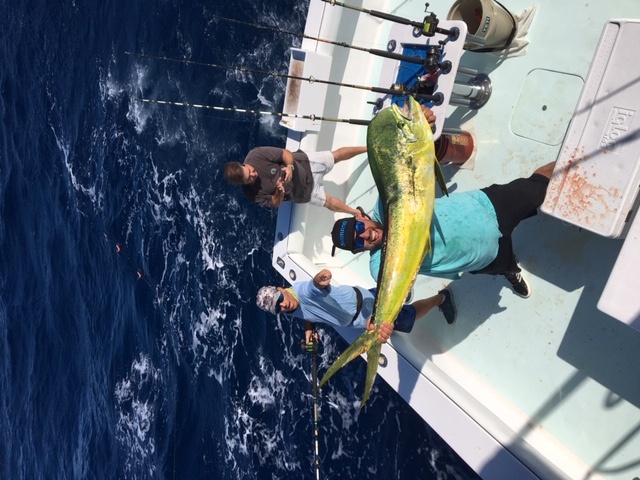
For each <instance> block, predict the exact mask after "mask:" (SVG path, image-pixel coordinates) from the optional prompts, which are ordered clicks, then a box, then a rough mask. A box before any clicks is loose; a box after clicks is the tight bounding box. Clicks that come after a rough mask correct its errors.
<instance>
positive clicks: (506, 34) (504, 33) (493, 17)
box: [447, 0, 515, 50]
mask: <svg viewBox="0 0 640 480" xmlns="http://www.w3.org/2000/svg"><path fill="white" fill-rule="evenodd" d="M447 20H462V21H463V22H464V23H466V24H467V30H468V32H469V33H470V34H471V35H475V36H477V37H482V38H484V39H485V41H486V44H485V45H484V46H477V45H476V48H477V49H484V48H489V49H492V50H493V49H495V50H501V49H503V48H506V47H508V46H509V45H508V44H507V42H508V43H511V40H513V38H512V32H513V30H514V28H515V19H514V18H513V17H512V15H511V14H510V13H509V12H508V11H507V10H505V9H504V8H503V7H502V6H501V5H496V4H495V3H494V2H493V0H457V1H456V2H455V3H454V4H453V5H452V6H451V9H450V10H449V13H448V14H447ZM513 33H515V32H513ZM465 48H466V49H469V50H473V49H474V48H473V45H468V44H465Z"/></svg>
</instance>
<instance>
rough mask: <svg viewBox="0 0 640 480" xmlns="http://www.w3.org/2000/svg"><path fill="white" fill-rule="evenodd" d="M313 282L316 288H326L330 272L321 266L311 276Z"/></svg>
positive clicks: (329, 281) (329, 280) (329, 279)
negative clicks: (314, 274)
mask: <svg viewBox="0 0 640 480" xmlns="http://www.w3.org/2000/svg"><path fill="white" fill-rule="evenodd" d="M313 283H314V284H315V286H316V287H317V288H327V287H328V286H329V284H330V283H331V272H330V271H329V270H327V269H326V268H323V269H322V270H320V271H319V272H318V273H317V274H316V276H315V277H313Z"/></svg>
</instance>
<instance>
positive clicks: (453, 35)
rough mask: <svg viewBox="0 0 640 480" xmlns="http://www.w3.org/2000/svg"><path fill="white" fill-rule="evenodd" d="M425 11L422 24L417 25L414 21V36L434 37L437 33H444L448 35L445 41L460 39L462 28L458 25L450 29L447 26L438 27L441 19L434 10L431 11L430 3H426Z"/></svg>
mask: <svg viewBox="0 0 640 480" xmlns="http://www.w3.org/2000/svg"><path fill="white" fill-rule="evenodd" d="M424 11H425V13H426V16H425V17H424V19H423V20H422V25H417V24H416V23H413V25H414V27H413V36H414V37H419V36H421V35H424V36H425V37H433V36H434V35H435V34H436V33H442V34H443V35H446V36H447V39H446V40H445V42H448V41H455V40H457V39H458V37H459V36H460V29H458V28H457V27H454V28H452V29H450V30H449V29H446V28H440V27H438V24H439V23H440V20H439V19H438V17H437V16H436V14H435V13H434V12H429V4H428V3H425V4H424Z"/></svg>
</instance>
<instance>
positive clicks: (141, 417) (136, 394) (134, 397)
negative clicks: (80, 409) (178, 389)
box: [114, 353, 163, 475]
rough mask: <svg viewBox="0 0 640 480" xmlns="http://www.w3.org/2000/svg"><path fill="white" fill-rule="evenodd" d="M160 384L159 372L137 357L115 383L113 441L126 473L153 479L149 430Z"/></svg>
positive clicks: (153, 470) (153, 446)
mask: <svg viewBox="0 0 640 480" xmlns="http://www.w3.org/2000/svg"><path fill="white" fill-rule="evenodd" d="M162 382H163V379H162V372H161V371H160V370H159V369H157V368H155V367H154V366H153V365H152V363H151V360H150V358H149V357H148V356H146V355H144V354H142V353H141V354H140V356H139V357H138V359H136V360H134V361H133V362H132V364H131V368H130V370H129V373H128V375H127V376H126V377H125V378H123V379H122V380H121V381H119V382H117V383H116V386H115V390H114V396H115V398H116V411H117V415H118V422H117V424H116V438H117V440H118V443H119V444H120V445H121V447H122V450H123V451H124V452H125V454H126V457H127V459H126V464H125V469H126V471H127V472H131V471H138V469H143V470H146V471H148V473H149V474H151V475H153V474H154V473H155V471H156V463H155V461H154V458H153V456H154V453H155V451H156V446H155V439H154V436H153V426H154V423H155V403H156V401H157V399H158V398H160V396H161V392H160V387H161V385H162Z"/></svg>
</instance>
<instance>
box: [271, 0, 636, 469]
mask: <svg viewBox="0 0 640 480" xmlns="http://www.w3.org/2000/svg"><path fill="white" fill-rule="evenodd" d="M452 3H453V2H450V1H445V2H440V3H438V4H434V5H432V6H431V7H432V8H433V9H434V10H435V12H436V14H437V15H438V17H439V18H440V19H445V18H446V14H447V12H448V10H449V8H450V6H451V4H452ZM536 3H537V10H536V12H535V17H534V20H533V23H532V25H531V27H530V28H529V32H528V34H527V37H526V38H527V40H529V42H530V43H529V45H528V46H527V47H526V55H523V56H517V57H513V58H506V59H504V58H500V57H498V56H495V55H492V54H488V53H483V54H480V53H471V52H465V53H464V54H463V55H462V58H461V61H460V64H461V65H463V66H464V67H467V68H473V69H476V70H478V71H480V72H482V73H485V74H488V75H489V76H490V78H491V81H492V84H493V94H492V96H491V98H490V99H489V101H488V102H487V103H486V105H485V106H484V107H482V108H481V109H479V110H469V109H467V108H465V107H453V106H449V107H448V109H447V112H446V115H445V116H446V121H445V122H444V125H445V127H447V128H451V127H460V126H461V125H462V126H463V128H464V129H465V130H469V131H471V132H473V134H474V139H475V142H476V147H477V154H476V156H475V159H474V161H473V165H471V166H463V168H456V167H453V166H446V167H445V175H446V177H447V179H448V186H449V189H450V191H452V192H455V191H467V190H472V189H476V188H480V187H484V186H487V185H490V184H492V183H506V182H508V181H510V180H513V179H515V178H518V177H523V176H529V175H530V174H531V173H532V172H533V171H534V170H535V169H536V168H537V167H539V166H541V165H544V164H546V163H549V162H552V161H555V160H556V158H557V157H558V154H559V152H560V148H561V144H562V142H563V139H564V136H565V132H566V130H567V127H568V125H569V122H570V120H571V117H572V115H573V111H574V108H575V106H576V103H577V101H578V99H579V96H580V92H581V89H582V86H583V83H584V81H585V79H586V77H587V73H588V70H589V65H590V62H591V59H592V57H593V55H594V52H595V50H596V47H597V44H598V40H599V38H600V34H601V31H602V28H603V25H604V23H605V21H606V20H607V19H609V18H640V5H639V4H638V3H637V2H634V1H618V2H615V7H613V6H610V5H608V4H606V3H605V2H591V3H589V4H585V3H584V2H577V1H565V2H555V1H553V0H540V1H538V2H536ZM352 4H354V5H360V6H362V7H364V8H368V9H375V10H379V11H384V12H389V13H393V14H395V15H399V16H402V17H405V18H410V19H422V17H423V16H424V12H423V10H422V5H420V4H416V3H411V2H399V1H388V2H384V1H365V2H364V3H360V2H352ZM531 5H532V4H530V3H528V2H525V1H523V0H512V1H510V2H509V4H508V5H505V6H506V7H508V8H509V10H510V11H511V12H512V13H514V14H517V13H519V12H521V11H523V10H525V9H526V8H528V7H530V6H531ZM354 25H356V27H355V28H353V26H354ZM392 28H393V25H392V24H391V22H385V21H382V20H380V19H376V18H372V17H371V16H368V15H365V14H360V13H358V12H354V11H349V10H346V9H344V8H339V7H337V6H334V7H332V6H330V5H328V4H326V3H323V2H321V1H319V0H317V1H316V0H312V2H311V7H310V14H309V19H308V21H307V34H309V35H313V36H319V37H322V38H329V39H336V40H338V41H344V42H347V43H350V44H355V45H359V46H363V47H366V48H380V49H384V48H385V46H386V44H387V41H388V38H389V35H390V31H391V29H392ZM405 28H408V29H410V28H411V27H405ZM424 38H425V37H422V40H420V39H417V40H416V43H418V42H420V41H422V42H424ZM302 47H303V48H305V49H308V50H313V51H316V52H318V53H320V54H323V55H326V56H328V57H330V58H331V69H330V72H326V73H327V75H328V77H329V78H331V79H332V80H339V81H342V82H347V83H353V84H367V83H369V84H372V85H376V82H377V79H378V78H379V77H380V73H381V69H382V65H383V60H382V59H380V58H378V57H375V56H373V55H370V54H368V53H365V52H360V51H355V50H349V49H344V48H339V47H333V46H331V45H327V44H323V43H317V44H316V43H315V42H313V41H309V40H305V43H303V46H302ZM380 86H385V87H387V85H380ZM377 96H379V95H374V94H372V93H371V92H368V91H359V90H354V89H349V88H339V87H333V86H332V87H328V88H327V89H326V98H325V101H324V111H323V112H322V114H323V115H324V116H331V117H336V118H363V119H369V118H371V116H372V113H373V107H372V105H370V104H367V103H366V102H367V101H372V100H375V99H376V98H377ZM365 138H366V129H365V128H364V127H359V126H355V125H349V124H341V123H323V124H322V128H321V129H320V130H319V131H318V132H307V133H306V134H301V135H299V134H297V133H295V132H292V133H291V135H290V139H289V143H288V146H289V148H296V147H297V146H298V140H299V141H300V143H299V145H300V147H301V148H302V149H308V150H327V149H334V148H338V147H340V146H345V145H362V144H365ZM325 186H326V188H327V191H328V193H330V194H331V195H335V196H337V197H340V198H346V200H347V203H348V204H349V205H351V206H356V205H359V206H362V207H363V208H364V209H365V211H368V212H370V211H371V210H372V209H373V205H374V202H375V199H376V198H377V193H376V190H375V186H374V183H373V179H372V177H371V173H370V171H369V168H368V165H367V162H366V158H364V157H358V158H356V159H355V160H354V161H350V162H343V163H341V164H339V165H337V166H336V167H335V168H334V170H333V172H331V174H330V175H328V176H327V177H326V178H325ZM339 217H340V215H334V214H332V213H331V212H329V211H328V210H326V209H320V208H316V207H310V206H306V205H295V206H291V205H287V206H286V207H283V208H281V211H280V212H279V219H278V228H277V234H276V235H277V238H276V242H275V247H274V267H275V268H276V269H277V270H278V271H279V272H280V273H281V274H282V275H283V276H284V277H285V278H286V279H287V280H288V281H293V280H294V279H295V280H302V279H306V278H309V276H312V275H313V274H315V273H316V272H317V271H318V270H319V269H321V268H329V269H331V270H332V272H333V274H334V278H335V280H336V281H337V282H339V283H345V284H360V285H363V286H367V287H370V286H373V285H374V284H375V282H374V280H373V278H371V276H370V275H369V269H368V254H366V253H363V254H359V255H355V256H354V255H351V254H350V253H348V252H343V251H339V252H338V253H336V255H335V256H334V257H332V256H331V240H330V236H329V233H330V230H331V227H332V225H333V222H334V220H335V219H337V218H339ZM623 242H624V240H623V239H614V238H605V237H603V236H600V235H597V234H595V233H592V232H590V231H588V230H585V229H580V228H578V227H576V226H574V225H571V224H568V223H565V222H563V221H561V220H559V219H557V218H553V217H552V216H550V215H547V214H544V213H540V214H538V215H537V216H536V217H534V218H532V219H529V220H526V221H525V222H523V223H522V224H521V225H520V226H519V227H518V228H517V230H516V232H515V234H514V248H515V251H516V254H517V257H518V260H519V262H520V265H521V267H522V269H523V273H524V275H525V276H526V278H527V279H528V281H529V282H530V284H531V287H532V290H533V295H532V296H531V297H530V298H529V299H522V298H520V297H518V296H516V295H515V294H514V293H513V292H512V291H511V289H510V288H509V287H508V285H507V282H506V280H505V279H504V278H503V277H491V276H483V275H475V276H474V275H469V274H465V275H463V277H462V278H461V279H460V280H456V281H455V282H452V283H450V285H449V287H450V288H451V290H452V291H453V293H454V297H455V302H456V305H457V308H458V319H457V322H456V323H455V324H454V325H453V326H449V325H447V324H446V322H445V321H444V319H443V318H442V316H441V314H440V312H438V311H432V312H430V313H429V314H428V315H427V316H426V317H425V318H423V319H420V320H419V321H418V322H417V323H416V326H415V327H414V330H413V332H412V333H411V334H403V333H394V335H393V336H392V339H391V341H390V344H391V345H388V346H385V348H384V350H383V353H384V354H385V356H386V357H387V359H388V364H387V365H386V366H385V367H381V368H380V370H379V372H380V374H381V375H382V376H383V377H384V378H385V380H386V381H387V382H388V383H389V384H390V385H391V386H392V387H394V388H395V389H396V390H397V391H398V392H399V393H400V394H401V395H402V396H403V397H404V398H405V399H406V400H407V401H408V402H409V403H410V404H411V405H412V407H413V408H414V409H416V410H417V411H418V413H420V414H421V415H422V416H423V418H425V420H427V421H428V423H429V424H430V425H431V426H432V427H433V428H434V429H435V430H436V431H437V432H438V433H439V434H440V435H441V436H442V437H443V438H444V439H445V441H447V443H449V444H450V445H452V446H453V448H454V449H455V450H456V451H458V453H459V454H460V455H461V456H462V458H463V459H464V460H465V461H466V462H467V463H468V464H469V465H470V466H471V467H472V468H474V469H475V470H476V471H477V472H478V473H480V474H481V475H482V476H484V477H485V478H536V477H540V478H600V477H602V478H607V479H624V480H631V479H632V478H633V477H634V476H638V475H639V474H640V362H639V361H638V354H637V352H638V351H639V350H640V332H639V331H637V330H635V329H634V328H631V327H630V326H629V325H626V324H625V323H622V322H620V321H618V320H616V319H615V318H613V317H611V316H609V315H607V314H605V313H602V312H601V311H600V310H598V308H597V304H598V301H599V299H600V297H601V295H602V292H603V290H604V289H605V285H606V283H607V280H608V279H609V276H610V273H611V270H612V268H613V266H614V264H615V262H616V259H617V257H618V255H619V253H620V250H621V248H622V245H623ZM628 281H629V282H631V283H632V284H635V287H634V288H635V291H636V292H640V283H639V281H638V278H637V277H635V278H628ZM447 283H448V282H446V281H443V280H442V279H437V278H430V277H424V276H419V278H418V280H417V282H416V284H415V287H414V297H413V298H414V299H415V298H422V297H427V296H430V295H432V294H433V293H434V292H436V291H437V290H440V289H441V288H442V287H443V286H445V285H446V284H447ZM341 333H342V334H343V335H344V336H345V337H346V338H347V339H348V340H353V339H354V338H355V337H356V336H357V334H358V333H359V332H352V331H348V330H342V331H341ZM503 447H504V449H503ZM505 471H509V472H512V473H513V474H514V475H517V476H511V477H507V476H505V473H504V472H505Z"/></svg>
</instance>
